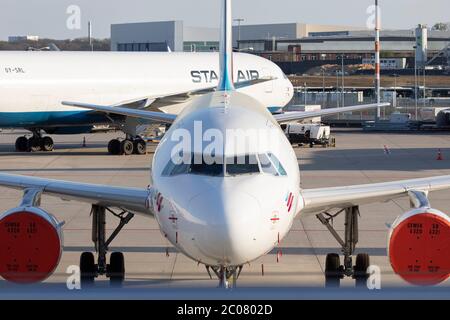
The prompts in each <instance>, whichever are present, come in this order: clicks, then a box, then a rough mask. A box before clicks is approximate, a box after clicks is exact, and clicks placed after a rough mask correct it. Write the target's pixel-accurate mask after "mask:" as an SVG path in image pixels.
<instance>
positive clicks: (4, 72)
mask: <svg viewBox="0 0 450 320" xmlns="http://www.w3.org/2000/svg"><path fill="white" fill-rule="evenodd" d="M218 75H219V57H218V53H175V52H171V53H167V52H164V53H153V52H145V53H137V52H135V53H129V52H98V53H97V52H96V53H91V52H1V53H0V97H1V98H0V128H25V129H27V130H29V131H31V132H32V133H33V135H32V136H31V137H30V138H27V137H19V138H18V139H17V140H16V150H17V151H40V150H42V151H51V150H53V140H52V139H51V137H50V136H43V132H45V133H47V134H77V133H86V132H90V131H91V129H92V126H93V125H110V126H114V127H119V128H120V129H121V130H122V131H124V132H125V133H126V134H127V137H126V138H125V139H124V140H121V141H119V140H117V139H114V140H112V141H111V142H110V143H109V145H108V151H109V152H110V153H112V154H121V153H122V154H123V153H124V154H131V153H133V152H134V153H137V154H143V153H145V143H144V141H143V140H142V139H141V138H140V137H139V135H138V133H139V132H137V130H136V128H137V127H139V121H137V120H136V119H133V118H129V117H127V116H123V115H113V114H111V115H105V114H104V113H101V112H96V111H92V110H86V109H83V108H78V107H70V106H63V105H61V101H62V100H76V101H81V102H90V103H96V104H104V105H111V106H123V107H130V108H138V109H149V110H151V111H163V112H168V113H173V114H178V113H179V112H180V110H182V108H183V107H184V106H185V105H186V103H188V102H189V101H190V100H191V99H192V98H194V97H196V96H198V95H201V94H205V93H208V92H210V91H212V90H213V89H215V87H216V86H217V82H218ZM234 79H236V87H237V88H238V89H239V91H240V92H242V93H245V94H248V95H250V96H252V97H254V98H256V99H257V100H258V101H259V102H261V103H262V104H263V105H264V106H266V107H267V108H269V109H270V110H276V109H278V108H281V107H284V106H286V105H287V103H288V102H289V101H290V100H291V99H292V96H293V87H292V84H291V83H290V81H289V80H288V79H287V77H286V76H285V75H284V73H283V72H282V71H281V69H280V68H279V67H278V66H277V65H276V64H274V63H272V62H271V61H269V60H266V59H263V58H261V57H258V56H254V55H249V54H243V53H236V54H235V74H234Z"/></svg>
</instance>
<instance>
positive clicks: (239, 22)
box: [234, 18, 245, 47]
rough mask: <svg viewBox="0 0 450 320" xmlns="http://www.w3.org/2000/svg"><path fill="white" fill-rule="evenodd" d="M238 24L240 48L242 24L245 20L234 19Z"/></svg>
mask: <svg viewBox="0 0 450 320" xmlns="http://www.w3.org/2000/svg"><path fill="white" fill-rule="evenodd" d="M234 21H236V22H237V23H238V47H239V41H241V22H244V21H245V20H244V19H242V18H238V19H234Z"/></svg>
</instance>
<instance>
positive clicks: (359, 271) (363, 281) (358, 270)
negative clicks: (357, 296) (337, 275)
mask: <svg viewBox="0 0 450 320" xmlns="http://www.w3.org/2000/svg"><path fill="white" fill-rule="evenodd" d="M369 266H370V257H369V255H368V254H367V253H359V254H358V255H356V264H355V267H354V276H353V277H354V278H355V287H356V288H366V287H367V279H368V278H369V274H368V273H367V269H368V268H369Z"/></svg>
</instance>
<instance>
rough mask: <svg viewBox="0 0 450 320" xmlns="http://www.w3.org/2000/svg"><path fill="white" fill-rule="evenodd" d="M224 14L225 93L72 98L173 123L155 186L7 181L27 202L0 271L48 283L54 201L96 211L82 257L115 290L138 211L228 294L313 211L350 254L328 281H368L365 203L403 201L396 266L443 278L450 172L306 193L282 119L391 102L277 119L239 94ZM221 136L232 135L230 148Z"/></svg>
mask: <svg viewBox="0 0 450 320" xmlns="http://www.w3.org/2000/svg"><path fill="white" fill-rule="evenodd" d="M222 16H223V18H222V20H223V25H222V32H221V54H220V66H221V72H220V81H219V85H218V87H217V91H216V92H214V93H209V94H206V95H203V96H202V97H199V98H197V99H194V101H192V102H191V103H190V104H189V105H188V106H187V107H186V108H185V109H184V110H183V111H182V112H181V114H179V115H178V116H176V115H173V114H164V113H159V112H151V111H147V110H137V109H132V108H126V107H110V106H100V105H90V104H82V103H66V104H67V105H73V106H77V107H82V108H87V109H91V110H95V111H97V112H104V113H105V114H122V115H126V116H128V117H135V118H139V119H147V120H152V121H162V122H165V123H171V124H172V126H171V128H170V129H169V131H168V132H167V133H166V135H165V136H164V138H163V140H162V141H161V142H160V144H159V146H158V148H157V149H156V151H155V155H154V158H153V164H152V170H151V184H150V186H149V187H148V188H143V189H139V188H125V187H117V186H109V185H94V184H86V183H79V182H69V181H59V180H50V179H43V178H36V177H25V176H19V175H9V174H0V185H1V186H4V187H8V188H15V189H22V190H24V196H23V200H22V202H21V204H20V205H19V206H18V207H17V208H14V209H11V210H9V211H7V212H5V213H4V214H3V215H2V216H1V217H0V275H1V276H2V277H3V278H4V279H7V280H9V281H13V282H20V283H30V282H37V281H43V280H45V279H46V278H47V277H48V276H50V275H51V274H52V272H53V271H54V270H55V268H56V267H57V265H58V261H59V259H60V257H61V250H62V232H63V229H62V224H61V223H60V222H58V221H57V220H56V219H55V218H54V217H53V216H52V215H51V214H50V213H48V212H46V211H44V210H43V209H42V208H40V199H41V195H42V194H47V195H51V196H55V197H59V198H61V199H64V200H75V201H81V202H84V203H89V204H91V205H92V217H93V220H92V229H93V230H92V231H93V241H94V243H95V248H96V253H97V260H95V257H94V254H93V253H91V252H84V253H82V255H81V258H80V269H81V279H82V282H83V284H86V283H93V282H94V279H95V278H96V277H98V276H100V275H106V276H107V277H109V278H110V281H111V282H112V283H114V284H120V283H122V281H123V279H124V276H125V264H124V256H123V254H122V253H120V252H114V253H111V255H110V257H109V263H107V252H108V248H109V245H110V243H111V241H112V240H113V239H114V237H115V236H116V235H117V234H118V233H119V232H120V231H121V230H122V228H123V227H124V225H125V224H126V223H127V222H128V221H130V219H132V218H133V216H134V215H135V214H139V215H143V216H145V217H149V218H156V220H157V221H158V223H159V226H160V229H161V232H162V234H163V235H164V237H166V238H167V239H168V240H169V241H170V242H171V243H172V244H173V246H174V247H176V248H177V250H179V251H180V252H182V253H184V254H185V255H186V256H188V257H190V258H191V259H192V260H194V261H196V262H198V263H199V264H204V265H205V266H206V268H207V270H208V272H209V271H210V270H212V271H213V272H214V273H215V274H216V275H217V277H218V278H219V285H220V286H221V287H228V286H229V285H231V283H233V284H236V281H237V279H238V277H239V275H240V273H241V270H242V268H243V266H245V265H246V264H248V263H250V262H252V261H254V260H255V259H258V258H259V257H261V256H263V255H265V254H267V253H268V252H270V251H271V250H272V249H273V248H274V247H276V246H277V245H278V243H279V241H281V240H282V239H283V237H285V236H286V234H287V233H288V232H289V230H290V228H291V226H292V224H293V222H294V219H295V218H302V217H306V216H309V215H312V214H315V215H316V216H317V218H318V219H319V220H320V221H321V222H322V223H323V224H324V225H325V226H326V227H327V228H328V229H329V230H330V232H331V233H332V234H333V236H334V237H335V238H336V239H337V240H338V242H339V246H340V248H341V250H342V254H343V257H344V259H343V263H341V261H340V260H341V259H340V256H339V255H338V254H335V253H330V254H328V255H327V257H326V269H325V280H326V281H325V283H326V285H327V286H337V285H339V283H340V279H342V278H343V277H346V276H347V277H353V278H354V279H355V281H356V284H358V285H365V283H366V279H367V278H368V271H367V269H368V267H369V265H370V261H369V256H368V255H367V254H358V255H357V256H356V259H352V256H353V254H354V251H355V247H356V244H357V242H358V217H359V206H360V205H362V204H367V203H373V202H384V201H389V200H392V199H395V198H398V197H403V196H404V197H409V198H410V200H411V206H412V209H411V211H409V212H406V213H405V214H403V215H402V216H400V217H399V218H398V219H397V220H396V221H395V222H394V224H393V225H392V227H391V231H390V233H389V240H388V249H389V258H390V262H391V265H392V268H393V269H394V271H395V272H396V273H397V274H399V275H400V276H401V277H402V278H403V279H405V280H406V281H408V282H410V283H413V284H420V285H434V284H437V283H440V282H442V281H445V280H446V279H447V278H448V276H449V270H450V268H449V261H450V252H449V248H450V247H449V244H450V219H449V217H448V216H447V215H445V214H444V213H442V212H440V211H438V210H436V209H432V208H431V205H430V203H429V201H428V198H427V195H428V192H430V191H434V190H441V189H448V188H450V176H440V177H430V178H425V179H414V180H403V181H393V182H386V183H376V184H366V185H353V186H344V187H332V188H320V189H310V190H308V189H306V190H305V189H301V188H300V172H299V167H298V161H297V158H296V155H295V153H294V150H293V149H292V147H291V145H290V144H289V141H288V140H287V138H286V137H285V135H284V133H283V131H282V130H281V129H280V125H279V124H280V123H284V122H286V121H294V120H299V119H305V118H311V117H316V116H323V115H327V114H334V113H338V112H347V111H355V110H362V109H367V108H376V107H382V106H385V105H384V104H381V105H366V106H356V107H346V108H340V109H328V110H322V111H317V112H295V113H290V114H280V115H272V114H271V113H270V112H268V111H267V109H266V108H263V107H262V106H261V104H260V103H259V102H258V101H257V100H255V99H253V98H251V97H250V96H248V95H246V94H243V93H238V92H236V91H235V89H234V85H233V78H232V66H233V63H232V57H233V56H232V50H231V32H230V31H231V21H232V20H231V1H230V0H223V14H222ZM199 126H201V127H202V128H201V130H199ZM199 131H200V133H201V136H202V139H203V140H202V143H203V144H202V143H200V145H197V146H194V148H193V149H192V152H186V151H185V150H187V149H188V148H184V147H183V144H184V143H185V142H186V141H184V139H181V137H183V136H189V135H190V136H196V135H197V134H198V132H199ZM236 131H237V132H241V133H242V134H243V136H244V145H245V148H243V149H241V148H240V147H239V146H237V147H236V146H235V147H230V146H231V145H232V144H233V143H232V141H231V140H230V139H229V135H228V132H231V133H233V132H236ZM248 131H252V132H259V133H263V134H264V133H269V134H268V136H270V138H271V139H272V140H271V141H273V142H277V143H274V144H272V143H269V144H266V145H264V144H261V143H251V141H250V139H251V138H252V137H250V135H247V134H246V132H248ZM213 137H214V138H213ZM220 137H224V138H223V140H222V141H219V140H220ZM213 140H214V141H213ZM188 143H190V141H188ZM195 143H196V142H195V141H194V144H195ZM209 143H211V144H212V145H214V146H215V147H214V148H211V147H210V144H209ZM263 145H264V146H263ZM180 146H181V147H182V148H180ZM236 150H238V151H236ZM242 150H248V151H246V153H242ZM180 151H181V152H180ZM211 158H213V160H214V161H210V160H211ZM174 160H176V161H174ZM180 160H181V161H180ZM108 212H109V213H112V214H114V215H115V216H116V217H118V218H119V221H120V223H119V225H118V227H117V228H116V229H115V230H114V232H113V233H112V234H111V235H110V236H109V237H107V236H106V233H105V226H106V222H105V215H106V214H107V213H108ZM341 212H342V213H343V214H345V236H344V238H343V239H342V238H341V236H340V235H339V234H338V233H337V232H336V230H335V229H334V228H333V226H332V224H331V223H330V221H331V219H332V218H334V217H335V216H337V215H338V214H340V213H341Z"/></svg>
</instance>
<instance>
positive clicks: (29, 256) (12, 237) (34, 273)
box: [0, 207, 62, 283]
mask: <svg viewBox="0 0 450 320" xmlns="http://www.w3.org/2000/svg"><path fill="white" fill-rule="evenodd" d="M61 254H62V232H61V225H60V224H59V223H58V221H57V220H56V219H55V217H53V216H52V215H51V214H49V213H47V212H46V211H44V210H42V209H40V208H36V207H22V208H15V209H12V210H9V211H7V212H5V213H4V214H3V215H1V216H0V276H1V277H3V278H4V279H5V280H8V281H11V282H15V283H35V282H40V281H43V280H45V279H47V278H48V277H49V276H50V275H51V274H52V273H53V272H54V270H55V269H56V267H57V266H58V263H59V260H60V258H61Z"/></svg>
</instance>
